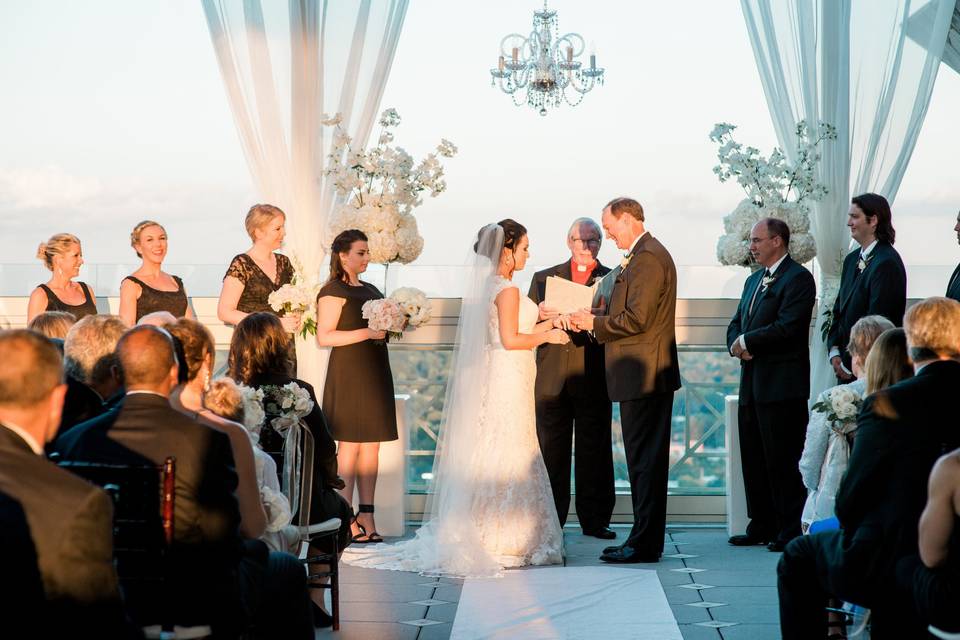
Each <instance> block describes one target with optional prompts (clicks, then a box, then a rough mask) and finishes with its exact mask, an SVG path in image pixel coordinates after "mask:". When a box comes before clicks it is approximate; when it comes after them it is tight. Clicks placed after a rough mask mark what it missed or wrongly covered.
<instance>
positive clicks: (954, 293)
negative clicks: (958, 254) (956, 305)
mask: <svg viewBox="0 0 960 640" xmlns="http://www.w3.org/2000/svg"><path fill="white" fill-rule="evenodd" d="M953 230H954V232H955V233H956V234H957V242H958V243H960V213H958V214H957V224H955V225H953ZM946 297H948V298H950V299H951V300H956V301H957V302H960V264H958V265H957V268H956V269H954V270H953V275H952V276H950V280H948V281H947V295H946Z"/></svg>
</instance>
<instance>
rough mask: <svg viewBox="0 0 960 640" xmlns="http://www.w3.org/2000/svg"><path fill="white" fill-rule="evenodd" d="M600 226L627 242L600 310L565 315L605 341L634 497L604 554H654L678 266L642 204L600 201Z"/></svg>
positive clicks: (659, 544)
mask: <svg viewBox="0 0 960 640" xmlns="http://www.w3.org/2000/svg"><path fill="white" fill-rule="evenodd" d="M601 223H602V224H603V230H604V231H605V232H606V235H607V237H608V238H612V239H613V240H614V241H615V242H616V243H617V247H619V248H620V249H623V250H626V254H625V255H624V257H623V260H621V262H620V265H621V266H620V269H619V272H618V273H617V275H616V280H615V284H614V286H613V292H612V293H611V296H610V301H609V304H608V305H607V315H603V316H596V317H595V316H593V315H592V314H591V313H590V311H589V310H587V309H583V310H581V311H578V312H577V313H575V314H573V316H572V318H571V319H572V321H573V322H574V324H575V325H576V326H577V327H578V328H579V329H582V330H585V331H592V332H593V335H594V337H595V338H596V339H597V341H598V342H600V343H601V344H603V345H604V354H605V357H606V369H607V390H608V392H609V395H610V399H611V400H613V401H615V402H619V403H620V422H621V425H622V429H623V448H624V451H625V453H626V456H627V472H628V474H629V476H630V495H631V497H632V499H633V528H632V529H631V530H630V535H629V536H628V537H627V540H626V541H625V542H624V543H623V544H622V545H621V546H614V547H607V548H606V549H604V550H603V554H602V555H601V556H600V559H601V560H603V561H604V562H617V563H626V562H631V563H632V562H657V561H659V559H660V555H661V554H662V553H663V536H664V531H665V528H666V521H667V473H668V471H669V463H670V457H669V447H670V418H671V415H672V413H673V393H674V392H675V391H676V390H677V389H679V388H680V368H679V366H678V363H677V340H676V335H675V332H674V318H675V315H676V306H677V270H676V267H675V266H674V264H673V258H672V257H671V256H670V253H669V252H668V251H667V250H666V248H664V246H663V245H662V244H660V241H659V240H657V239H656V238H654V237H653V236H652V235H650V233H649V232H648V231H647V230H646V229H645V228H644V224H643V223H644V215H643V207H641V206H640V203H639V202H637V201H636V200H632V199H631V198H616V199H614V200H611V201H610V202H609V203H608V204H607V206H606V207H604V209H603V217H602V218H601Z"/></svg>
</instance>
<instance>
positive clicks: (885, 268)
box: [827, 242, 907, 369]
mask: <svg viewBox="0 0 960 640" xmlns="http://www.w3.org/2000/svg"><path fill="white" fill-rule="evenodd" d="M869 258H870V259H869V261H868V262H867V266H866V267H865V268H864V270H863V272H862V273H861V272H860V270H859V269H858V267H857V263H858V262H859V261H860V248H859V247H858V248H856V249H854V250H853V251H851V252H850V253H849V254H847V257H846V258H845V259H844V261H843V272H842V274H841V276H840V291H839V293H838V294H837V300H836V302H835V303H834V305H833V317H832V319H831V323H830V333H829V334H828V335H827V346H828V347H837V348H838V349H839V350H840V354H841V357H842V358H843V364H844V365H845V366H846V367H847V369H850V354H849V353H847V343H848V342H849V341H850V329H851V328H853V325H854V324H855V323H856V322H857V320H859V319H860V318H862V317H864V316H870V315H881V316H883V317H885V318H886V319H888V320H889V321H890V322H892V323H893V325H894V326H895V327H899V326H902V325H903V312H904V311H905V310H906V308H907V271H906V269H905V268H904V266H903V260H901V259H900V254H899V253H897V250H896V249H894V248H893V245H891V244H890V243H888V242H877V244H876V246H874V247H873V251H871V252H870V256H869Z"/></svg>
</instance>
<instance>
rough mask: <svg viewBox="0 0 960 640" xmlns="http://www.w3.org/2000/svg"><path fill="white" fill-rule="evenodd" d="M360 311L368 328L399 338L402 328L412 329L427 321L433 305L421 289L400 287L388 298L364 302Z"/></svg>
mask: <svg viewBox="0 0 960 640" xmlns="http://www.w3.org/2000/svg"><path fill="white" fill-rule="evenodd" d="M360 312H361V315H362V317H363V318H364V319H365V320H367V326H368V327H369V328H371V329H373V330H374V331H386V332H387V335H388V336H389V337H391V338H394V339H399V338H400V337H401V336H402V335H403V332H404V330H407V329H409V330H411V331H412V330H413V329H416V328H417V327H419V326H421V325H424V324H426V323H427V322H429V321H430V318H431V317H432V313H433V307H432V305H431V304H430V300H429V299H428V298H427V296H426V294H425V293H423V291H420V290H419V289H415V288H413V287H402V288H400V289H397V290H396V291H394V292H393V294H391V295H390V297H388V298H380V299H378V300H368V301H366V302H364V303H363V307H361V309H360Z"/></svg>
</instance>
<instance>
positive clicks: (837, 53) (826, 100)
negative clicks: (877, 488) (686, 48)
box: [741, 0, 955, 398]
mask: <svg viewBox="0 0 960 640" xmlns="http://www.w3.org/2000/svg"><path fill="white" fill-rule="evenodd" d="M954 3H955V0H920V1H918V2H911V1H910V0H741V7H742V9H743V15H744V19H745V20H746V25H747V32H748V35H749V37H750V43H751V45H752V47H753V52H754V57H755V58H756V61H757V68H758V70H759V72H760V81H761V83H762V85H763V90H764V94H765V95H766V99H767V106H768V108H769V110H770V116H771V118H772V119H773V125H774V129H775V131H776V134H777V140H778V141H779V143H780V146H781V147H782V149H783V151H784V153H785V154H786V156H787V158H788V159H789V160H790V161H791V162H796V160H797V145H796V136H795V134H794V128H795V125H796V123H797V122H798V121H800V120H807V121H808V122H809V123H811V124H816V122H817V121H818V120H823V121H826V122H829V123H831V124H833V125H835V126H836V127H837V133H838V139H837V140H836V141H834V142H829V141H828V142H826V143H825V144H824V145H823V147H822V149H821V153H822V159H821V161H820V165H819V167H818V179H819V180H820V181H821V182H823V183H824V184H826V185H827V186H828V187H829V189H830V193H829V194H828V195H827V196H826V197H825V198H824V199H823V200H821V201H820V202H818V203H814V204H813V206H812V208H811V227H812V233H813V235H814V238H815V239H816V241H817V263H818V265H819V267H820V300H819V303H820V304H819V306H820V313H819V317H818V318H817V323H816V331H815V332H814V338H813V341H812V346H811V350H810V357H811V361H812V362H811V389H810V393H811V397H812V398H816V397H817V396H818V395H819V394H820V392H821V391H823V390H824V389H826V388H827V387H830V386H832V385H833V384H836V378H835V377H834V375H833V369H832V368H831V367H830V365H829V362H828V361H827V348H826V345H824V344H823V340H822V339H821V337H820V327H821V325H822V324H823V322H824V313H825V312H826V311H828V310H829V309H831V308H832V306H833V301H834V299H835V297H836V293H837V289H838V287H839V281H840V270H841V267H842V265H843V257H844V256H845V255H846V253H847V252H848V250H849V246H850V234H849V231H848V230H847V228H846V218H847V210H848V208H849V202H850V198H851V197H852V196H854V195H857V194H859V193H863V192H865V191H873V192H876V193H880V194H882V195H884V196H886V198H887V199H888V200H889V201H890V202H891V204H892V203H893V201H894V199H895V198H896V195H897V190H898V189H899V187H900V182H901V181H902V179H903V174H904V172H905V171H906V168H907V164H908V163H909V161H910V156H911V154H912V153H913V149H914V146H915V145H916V142H917V137H918V135H919V133H920V128H921V126H922V125H923V119H924V117H925V116H926V112H927V106H928V104H929V102H930V95H931V93H932V92H933V84H934V80H935V79H936V76H937V69H938V67H939V65H940V56H941V52H942V51H943V49H944V43H945V42H946V37H947V30H948V28H949V26H950V19H951V16H952V14H953V7H954ZM923 10H926V11H928V12H929V15H930V16H931V19H930V28H929V29H928V30H927V31H926V32H925V33H924V34H922V35H921V36H920V38H919V41H914V40H911V39H908V38H907V26H906V25H907V20H908V18H909V17H910V16H911V15H913V14H914V13H915V12H917V11H923ZM911 35H913V34H911ZM896 223H897V220H896V214H894V225H895V226H896ZM901 226H902V225H901Z"/></svg>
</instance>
